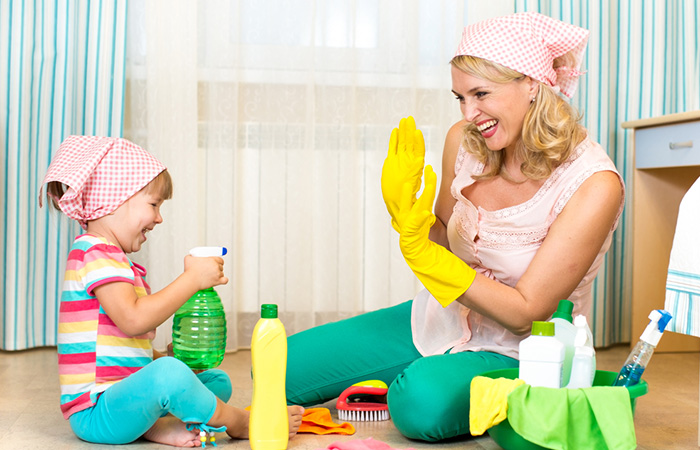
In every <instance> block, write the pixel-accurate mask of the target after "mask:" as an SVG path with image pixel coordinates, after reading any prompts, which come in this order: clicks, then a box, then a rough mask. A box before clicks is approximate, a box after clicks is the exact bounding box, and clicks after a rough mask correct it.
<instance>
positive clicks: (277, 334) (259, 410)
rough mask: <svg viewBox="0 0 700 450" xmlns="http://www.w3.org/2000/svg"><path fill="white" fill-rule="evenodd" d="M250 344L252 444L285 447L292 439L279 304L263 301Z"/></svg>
mask: <svg viewBox="0 0 700 450" xmlns="http://www.w3.org/2000/svg"><path fill="white" fill-rule="evenodd" d="M250 348H251V358H252V370H253V402H252V404H251V408H250V447H251V448H252V449H253V450H285V449H286V448H287V444H288V441H289V413H288V412H287V397H286V393H285V379H286V375H287V334H286V332H285V330H284V325H282V322H281V321H280V320H279V319H278V318H277V305H274V304H265V305H262V308H261V314H260V320H258V323H257V324H256V325H255V329H254V330H253V339H252V342H251V346H250Z"/></svg>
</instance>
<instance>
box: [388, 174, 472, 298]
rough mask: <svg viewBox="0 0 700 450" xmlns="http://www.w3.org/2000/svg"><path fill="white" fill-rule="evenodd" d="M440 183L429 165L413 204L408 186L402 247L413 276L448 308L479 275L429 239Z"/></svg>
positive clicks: (404, 198) (403, 205) (403, 203)
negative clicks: (434, 204)
mask: <svg viewBox="0 0 700 450" xmlns="http://www.w3.org/2000/svg"><path fill="white" fill-rule="evenodd" d="M436 184H437V176H436V175H435V172H433V168H432V167H431V166H425V188H424V189H423V193H422V194H421V196H420V197H419V198H418V200H416V201H415V202H413V203H412V196H413V195H414V194H412V193H411V190H412V186H411V185H410V184H409V183H406V184H404V189H403V192H402V194H401V196H402V200H401V204H400V214H402V215H404V220H403V223H402V224H401V236H400V238H399V245H400V247H401V253H403V257H404V259H405V260H406V262H407V263H408V266H409V267H410V268H411V270H413V273H414V274H415V275H416V277H418V279H419V280H420V281H421V283H423V286H425V288H426V289H427V290H428V291H429V292H430V293H431V294H433V297H435V298H436V299H437V301H438V302H440V304H441V305H442V306H443V307H445V306H447V305H449V304H450V303H452V302H453V301H455V300H456V299H457V298H458V297H459V296H461V295H462V294H464V293H465V292H466V291H467V289H469V287H470V286H471V284H472V282H473V281H474V277H476V272H475V271H474V269H472V268H471V267H469V265H467V263H465V262H464V261H462V260H461V259H459V257H458V256H457V255H455V254H454V253H452V252H450V251H449V250H447V249H446V248H445V247H443V246H442V245H438V244H436V243H435V242H433V241H431V240H430V239H429V237H428V235H429V233H430V227H431V226H432V225H433V223H435V215H434V214H433V213H432V206H433V201H434V200H435V191H436Z"/></svg>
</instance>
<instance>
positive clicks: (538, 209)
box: [411, 138, 624, 358]
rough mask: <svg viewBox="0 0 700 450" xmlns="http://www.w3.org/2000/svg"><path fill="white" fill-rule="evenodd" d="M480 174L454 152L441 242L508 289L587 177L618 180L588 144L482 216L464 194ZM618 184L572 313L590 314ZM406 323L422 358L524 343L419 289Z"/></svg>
mask: <svg viewBox="0 0 700 450" xmlns="http://www.w3.org/2000/svg"><path fill="white" fill-rule="evenodd" d="M483 169H484V165H483V164H482V163H480V162H479V161H477V160H476V158H475V157H474V156H473V155H471V154H469V153H467V152H466V151H465V149H464V148H463V147H460V149H459V153H458V156H457V161H456V163H455V178H454V180H453V182H452V187H451V191H452V195H453V196H454V198H455V199H456V200H457V203H456V204H455V206H454V210H453V213H452V216H451V217H450V220H449V222H448V224H447V237H448V240H449V243H450V248H451V250H452V252H454V253H455V254H456V255H457V256H459V257H460V258H461V259H462V260H464V261H465V262H466V263H467V264H469V265H470V266H471V267H472V268H474V269H475V270H476V271H477V272H478V273H481V274H483V275H486V276H487V277H490V278H492V279H494V280H497V281H500V282H501V283H503V284H506V285H508V286H515V284H516V283H517V282H518V280H519V279H520V277H521V276H522V275H523V273H524V272H525V270H526V269H527V267H528V265H529V264H530V262H531V261H532V259H533V258H534V256H535V254H536V253H537V250H538V249H539V247H540V245H542V242H543V241H544V239H545V237H546V236H547V233H548V231H549V227H550V226H551V225H552V223H553V222H554V221H555V220H556V218H557V216H558V215H559V213H561V211H562V210H563V209H564V207H565V206H566V203H567V202H568V201H569V199H570V198H571V197H572V196H573V194H574V193H575V192H576V190H577V189H578V188H579V186H581V184H582V183H583V182H584V181H585V180H586V179H587V178H588V177H590V176H591V175H592V174H594V173H596V172H600V171H612V172H614V173H616V174H617V175H618V177H620V174H619V173H618V172H617V169H616V168H615V164H614V163H613V162H612V160H611V159H610V158H609V157H608V155H607V154H606V153H605V151H604V150H603V148H602V147H601V146H600V145H599V144H597V143H595V142H593V141H592V140H590V138H586V139H585V140H584V141H583V142H581V144H579V145H578V146H577V147H576V149H575V150H574V152H573V153H572V155H571V156H570V157H569V159H568V160H567V161H566V162H565V163H564V164H562V165H560V166H559V167H557V168H556V169H555V170H554V172H552V175H551V176H550V177H549V178H548V179H547V180H546V181H545V182H544V184H543V185H542V187H541V188H540V189H539V190H538V191H537V192H536V193H535V195H534V196H533V197H532V198H531V199H530V200H528V201H526V202H524V203H522V204H519V205H516V206H512V207H508V208H504V209H500V210H497V211H487V210H485V209H483V208H480V207H475V206H474V205H473V204H472V203H471V202H470V201H469V200H468V199H466V198H465V197H464V196H463V195H462V190H463V189H464V188H465V187H466V186H469V185H470V184H472V183H474V179H473V178H472V175H478V174H480V173H482V171H483ZM620 184H622V186H623V200H622V202H621V203H620V209H619V211H618V214H617V218H616V220H615V224H614V225H613V227H612V228H611V230H610V233H609V234H608V236H607V239H606V240H605V243H604V244H603V246H602V248H601V249H600V252H598V256H597V257H596V259H595V261H594V262H593V264H592V265H591V267H590V269H589V270H588V272H587V273H586V275H585V276H584V277H583V280H581V283H580V284H579V285H578V286H577V287H576V289H575V290H574V292H573V293H572V294H571V296H570V297H569V300H571V301H572V302H573V303H574V315H577V314H584V315H586V316H588V313H589V311H590V307H591V302H592V297H593V294H592V291H591V287H592V283H593V280H594V278H595V277H596V274H597V273H598V269H599V268H600V266H601V264H602V262H603V258H604V255H605V253H606V252H607V250H608V249H609V248H610V243H611V241H612V234H613V231H614V230H615V228H616V227H617V223H618V220H619V217H620V214H621V213H622V207H623V205H624V182H623V181H622V178H621V177H620ZM477 236H478V239H476V237H477ZM411 322H412V330H413V341H414V344H415V346H416V348H417V349H418V351H419V352H421V354H423V355H424V356H427V355H435V354H442V353H445V352H447V351H448V350H449V351H450V353H455V352H461V351H491V352H495V353H500V354H503V355H506V356H510V357H513V358H517V357H518V344H519V343H520V341H521V340H522V339H524V338H526V337H527V335H525V336H518V335H515V334H513V333H511V332H509V331H508V330H506V329H505V328H503V327H502V326H501V325H499V324H498V323H497V322H495V321H494V320H491V319H490V318H488V317H486V316H483V315H481V314H479V313H477V312H475V311H471V310H469V309H468V308H466V307H464V306H463V305H462V304H460V303H458V302H453V303H451V304H450V305H449V306H447V307H446V308H443V307H442V306H440V304H439V303H438V302H437V300H435V299H434V298H433V297H432V296H431V295H430V293H429V292H428V291H427V290H425V289H424V290H422V291H420V292H419V293H418V294H417V295H416V297H415V298H414V300H413V309H412V313H411Z"/></svg>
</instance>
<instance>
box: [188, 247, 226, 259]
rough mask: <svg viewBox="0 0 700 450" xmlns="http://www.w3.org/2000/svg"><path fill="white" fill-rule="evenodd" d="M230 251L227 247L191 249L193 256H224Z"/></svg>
mask: <svg viewBox="0 0 700 450" xmlns="http://www.w3.org/2000/svg"><path fill="white" fill-rule="evenodd" d="M226 253H228V250H226V247H195V248H193V249H192V250H190V255H192V256H199V257H203V256H224V255H225V254H226Z"/></svg>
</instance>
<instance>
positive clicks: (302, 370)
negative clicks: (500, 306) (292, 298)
mask: <svg viewBox="0 0 700 450" xmlns="http://www.w3.org/2000/svg"><path fill="white" fill-rule="evenodd" d="M411 304H412V302H410V301H409V302H406V303H402V304H400V305H397V306H394V307H391V308H386V309H381V310H379V311H374V312H370V313H366V314H363V315H360V316H356V317H352V318H350V319H346V320H342V321H339V322H334V323H329V324H326V325H322V326H319V327H316V328H312V329H310V330H306V331H303V332H301V333H297V334H295V335H292V336H290V337H289V339H288V343H287V345H288V355H287V402H288V403H289V404H297V405H303V406H311V405H316V404H320V403H324V402H326V401H328V400H331V399H334V398H336V397H338V396H339V395H340V393H341V392H342V391H343V390H344V389H346V388H347V387H349V386H351V385H352V384H354V383H357V382H359V381H364V380H374V379H379V380H382V381H384V382H385V383H387V385H389V392H388V396H387V400H388V403H389V413H390V414H391V418H392V420H393V422H394V425H395V426H396V428H398V430H399V431H400V432H401V433H402V434H403V435H404V436H406V437H408V438H411V439H421V440H424V441H430V442H434V441H439V440H442V439H447V438H450V437H454V436H460V435H464V434H469V388H470V384H471V380H472V378H473V377H475V376H477V375H479V374H481V373H483V372H486V371H489V370H495V369H504V368H511V367H518V361H517V360H515V359H513V358H509V357H507V356H503V355H499V354H496V353H491V352H461V353H453V354H444V355H436V356H428V357H423V356H421V355H420V353H418V350H416V348H415V347H414V345H413V339H412V336H411Z"/></svg>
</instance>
